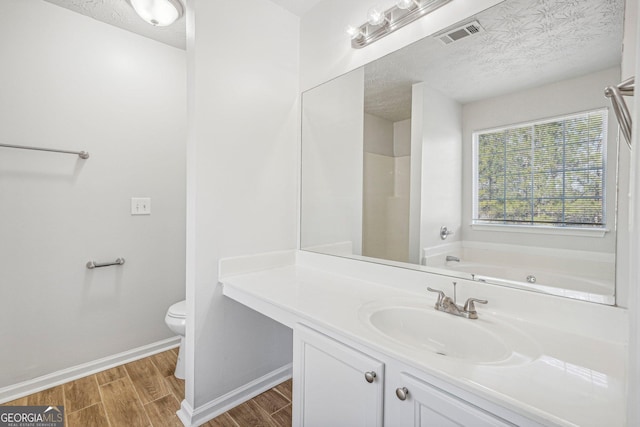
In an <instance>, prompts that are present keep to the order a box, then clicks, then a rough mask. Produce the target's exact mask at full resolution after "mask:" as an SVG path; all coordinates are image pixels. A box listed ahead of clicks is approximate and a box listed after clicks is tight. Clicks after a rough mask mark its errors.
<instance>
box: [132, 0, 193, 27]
mask: <svg viewBox="0 0 640 427" xmlns="http://www.w3.org/2000/svg"><path fill="white" fill-rule="evenodd" d="M130 1H131V6H133V10H135V11H136V13H137V14H138V15H140V17H141V18H142V19H144V20H145V21H147V22H148V23H149V24H151V25H154V26H156V27H166V26H167V25H171V24H173V23H174V22H175V21H176V20H177V19H178V18H180V17H181V16H182V15H183V13H184V8H183V7H182V3H180V0H130Z"/></svg>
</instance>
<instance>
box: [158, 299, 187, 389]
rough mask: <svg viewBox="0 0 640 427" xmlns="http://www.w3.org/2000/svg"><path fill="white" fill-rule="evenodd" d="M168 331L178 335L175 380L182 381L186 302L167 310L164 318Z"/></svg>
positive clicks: (178, 303)
mask: <svg viewBox="0 0 640 427" xmlns="http://www.w3.org/2000/svg"><path fill="white" fill-rule="evenodd" d="M164 321H165V322H166V323H167V326H168V327H169V329H171V330H172V331H173V332H174V333H175V334H176V335H180V350H179V351H178V363H176V371H175V372H174V375H175V376H176V378H180V379H184V334H185V330H186V323H187V302H186V301H180V302H177V303H175V304H173V305H172V306H171V307H169V309H168V310H167V315H166V316H165V318H164Z"/></svg>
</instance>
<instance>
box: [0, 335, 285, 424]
mask: <svg viewBox="0 0 640 427" xmlns="http://www.w3.org/2000/svg"><path fill="white" fill-rule="evenodd" d="M177 357H178V349H177V348H176V349H172V350H168V351H165V352H163V353H158V354H155V355H153V356H150V357H147V358H145V359H141V360H137V361H135V362H131V363H127V364H125V365H121V366H117V367H115V368H112V369H108V370H106V371H102V372H99V373H97V374H95V375H90V376H88V377H85V378H80V379H78V380H75V381H71V382H69V383H66V384H62V385H59V386H57V387H53V388H50V389H48V390H44V391H41V392H39V393H35V394H32V395H29V396H25V397H22V398H20V399H17V400H14V401H11V402H8V403H5V404H3V406H4V405H10V406H30V405H39V406H64V413H65V420H66V427H139V426H140V427H149V426H152V427H182V423H181V422H180V420H179V419H178V416H177V415H176V411H177V410H178V409H180V402H181V401H182V400H183V399H184V381H183V380H179V379H177V378H176V377H174V376H173V371H174V369H175V366H176V360H177ZM204 426H206V427H255V426H264V427H290V426H291V380H289V381H285V382H283V383H282V384H279V385H278V386H276V387H274V388H272V389H271V390H268V391H266V392H264V393H262V394H260V395H258V396H256V397H254V398H253V399H251V400H249V401H247V402H245V403H243V404H241V405H239V406H237V407H235V408H233V409H231V410H230V411H228V412H225V413H224V414H222V415H220V416H219V417H217V418H215V419H213V420H211V421H209V422H208V423H206V424H204Z"/></svg>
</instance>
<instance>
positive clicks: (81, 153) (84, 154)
mask: <svg viewBox="0 0 640 427" xmlns="http://www.w3.org/2000/svg"><path fill="white" fill-rule="evenodd" d="M0 147H7V148H18V149H20V150H36V151H49V152H51V153H64V154H76V155H77V156H79V157H80V158H81V159H85V160H86V159H88V158H89V153H87V152H86V151H69V150H56V149H54V148H40V147H27V146H24V145H11V144H0Z"/></svg>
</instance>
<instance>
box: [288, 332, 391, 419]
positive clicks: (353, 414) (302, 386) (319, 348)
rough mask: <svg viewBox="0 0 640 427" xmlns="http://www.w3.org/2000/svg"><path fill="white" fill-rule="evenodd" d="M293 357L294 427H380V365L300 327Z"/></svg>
mask: <svg viewBox="0 0 640 427" xmlns="http://www.w3.org/2000/svg"><path fill="white" fill-rule="evenodd" d="M293 357H294V362H293V378H294V382H293V395H294V405H293V425H294V426H305V427H327V426H332V427H341V426H344V427H359V426H362V427H365V426H370V427H374V426H376V427H377V426H382V425H383V423H382V416H383V396H384V364H383V363H382V362H380V361H379V360H376V359H374V358H372V357H369V356H367V355H365V354H364V353H361V352H360V351H357V350H355V349H353V348H351V347H348V346H346V345H344V344H342V343H340V342H338V341H335V340H333V339H331V338H329V337H327V336H326V335H323V334H320V333H318V332H316V331H314V330H312V329H309V328H307V327H305V326H301V325H298V326H297V327H296V328H295V329H294V350H293Z"/></svg>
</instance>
